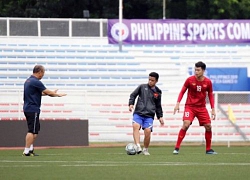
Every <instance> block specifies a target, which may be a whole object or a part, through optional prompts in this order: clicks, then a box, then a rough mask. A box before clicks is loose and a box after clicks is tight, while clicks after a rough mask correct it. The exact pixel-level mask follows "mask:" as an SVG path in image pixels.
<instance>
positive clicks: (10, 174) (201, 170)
mask: <svg viewBox="0 0 250 180" xmlns="http://www.w3.org/2000/svg"><path fill="white" fill-rule="evenodd" d="M214 149H215V150H216V151H217V152H218V153H219V154H218V155H206V154H205V151H204V147H202V146H198V147H196V146H195V147H190V146H183V147H182V149H181V150H180V154H179V155H173V154H172V150H173V147H157V146H155V147H151V148H150V149H149V152H150V154H151V155H150V156H144V155H134V156H133V155H130V156H129V155H127V154H126V152H125V150H124V147H110V148H89V147H88V148H69V149H39V150H36V153H39V155H40V156H37V157H22V156H21V154H22V150H0V179H1V180H9V179H13V180H14V179H20V180H29V179H32V180H36V179H41V180H44V179H69V180H71V179H94V180H95V179H96V180H102V179H117V180H120V179H121V180H123V179H129V180H130V179H133V180H139V179H140V180H148V179H152V180H154V179H156V180H158V179H161V180H166V179H169V180H170V179H175V180H179V179H185V180H196V179H197V180H203V179H206V180H207V179H211V180H217V179H218V180H224V179H226V180H231V179H237V180H242V179H250V147H230V148H227V147H215V148H214Z"/></svg>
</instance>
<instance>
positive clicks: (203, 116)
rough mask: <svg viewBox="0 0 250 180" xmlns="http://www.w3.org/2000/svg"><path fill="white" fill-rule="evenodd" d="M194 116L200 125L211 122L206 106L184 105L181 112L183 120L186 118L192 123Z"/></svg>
mask: <svg viewBox="0 0 250 180" xmlns="http://www.w3.org/2000/svg"><path fill="white" fill-rule="evenodd" d="M195 117H197V119H198V121H199V124H200V126H203V125H204V124H211V119H210V116H209V114H208V111H207V108H206V107H190V106H186V107H185V109H184V113H183V120H188V121H190V122H191V124H192V122H193V120H194V118H195Z"/></svg>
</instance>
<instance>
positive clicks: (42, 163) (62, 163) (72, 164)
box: [0, 160, 250, 167]
mask: <svg viewBox="0 0 250 180" xmlns="http://www.w3.org/2000/svg"><path fill="white" fill-rule="evenodd" d="M0 162H1V163H2V164H1V165H0V167H41V166H45V165H46V164H48V163H51V164H53V163H54V164H57V166H62V167H81V166H131V162H130V161H128V162H115V161H9V160H1V161H0ZM12 163H15V164H13V165H12ZM17 163H25V164H22V165H17ZM37 163H40V164H37ZM135 165H138V166H250V163H225V162H219V163H217V162H215V163H203V162H202V163H201V162H158V163H157V162H154V163H152V162H133V166H135Z"/></svg>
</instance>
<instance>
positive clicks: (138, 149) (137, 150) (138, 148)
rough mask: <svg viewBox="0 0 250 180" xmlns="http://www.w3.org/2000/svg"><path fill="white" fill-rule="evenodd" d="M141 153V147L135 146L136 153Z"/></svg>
mask: <svg viewBox="0 0 250 180" xmlns="http://www.w3.org/2000/svg"><path fill="white" fill-rule="evenodd" d="M141 152H142V149H141V146H137V149H136V153H137V154H140V153H141Z"/></svg>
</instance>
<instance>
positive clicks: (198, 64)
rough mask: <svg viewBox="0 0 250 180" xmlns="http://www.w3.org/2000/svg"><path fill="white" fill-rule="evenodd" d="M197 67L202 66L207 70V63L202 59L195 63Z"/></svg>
mask: <svg viewBox="0 0 250 180" xmlns="http://www.w3.org/2000/svg"><path fill="white" fill-rule="evenodd" d="M195 67H201V69H202V70H206V64H205V63H204V62H202V61H199V62H197V63H195Z"/></svg>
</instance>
